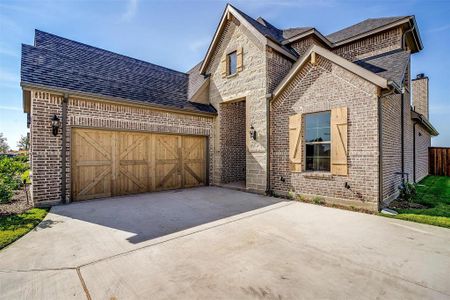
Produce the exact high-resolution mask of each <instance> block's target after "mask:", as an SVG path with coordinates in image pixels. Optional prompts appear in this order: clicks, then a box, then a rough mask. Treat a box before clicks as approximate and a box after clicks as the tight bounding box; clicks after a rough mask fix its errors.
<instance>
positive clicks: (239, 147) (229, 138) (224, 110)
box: [220, 101, 246, 183]
mask: <svg viewBox="0 0 450 300" xmlns="http://www.w3.org/2000/svg"><path fill="white" fill-rule="evenodd" d="M220 111H221V118H220V144H221V149H222V151H221V158H222V174H221V181H222V182H223V183H228V182H234V181H244V180H245V164H246V146H245V142H246V130H245V101H239V102H232V103H222V104H221V105H220Z"/></svg>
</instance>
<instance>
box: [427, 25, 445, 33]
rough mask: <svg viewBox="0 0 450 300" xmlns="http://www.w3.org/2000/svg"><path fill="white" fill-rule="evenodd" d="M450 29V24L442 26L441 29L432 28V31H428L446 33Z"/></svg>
mask: <svg viewBox="0 0 450 300" xmlns="http://www.w3.org/2000/svg"><path fill="white" fill-rule="evenodd" d="M449 29H450V24H447V25H444V26H441V27H436V28H432V29H430V30H428V32H441V31H446V30H449Z"/></svg>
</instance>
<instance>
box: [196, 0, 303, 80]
mask: <svg viewBox="0 0 450 300" xmlns="http://www.w3.org/2000/svg"><path fill="white" fill-rule="evenodd" d="M232 17H234V18H236V20H237V21H238V22H239V24H240V25H243V26H245V27H246V28H247V29H248V30H249V31H250V32H251V33H252V34H253V35H254V36H255V37H256V38H257V39H258V40H259V41H260V42H261V43H262V44H263V45H268V46H270V47H272V48H273V49H274V50H276V51H278V52H280V53H282V54H284V55H285V56H287V57H288V58H290V59H292V60H294V61H295V60H296V59H297V57H296V56H295V54H294V53H293V52H291V51H290V50H289V49H288V48H286V47H283V46H282V45H280V44H279V43H280V42H281V40H282V39H283V33H282V31H281V30H278V29H276V28H275V27H273V26H272V25H270V26H269V27H266V26H264V25H263V24H261V23H260V22H258V21H256V20H255V19H253V18H251V17H249V16H248V15H246V14H245V13H243V12H241V11H240V10H238V9H236V8H234V7H233V6H231V5H230V4H227V6H226V8H225V11H224V12H223V14H222V18H221V19H220V22H219V25H218V27H217V29H216V32H215V34H214V37H213V39H212V41H211V43H210V45H209V48H208V50H207V52H206V55H205V58H204V59H203V63H202V65H201V67H200V73H201V74H204V73H205V72H206V68H207V66H208V64H209V62H210V60H211V57H212V56H213V53H214V50H215V48H216V47H217V45H218V43H219V39H220V35H221V34H222V32H223V30H224V29H225V26H226V23H227V22H229V21H231V18H232Z"/></svg>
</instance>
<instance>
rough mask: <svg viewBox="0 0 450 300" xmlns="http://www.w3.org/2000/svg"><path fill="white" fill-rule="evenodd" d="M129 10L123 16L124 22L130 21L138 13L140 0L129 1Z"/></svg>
mask: <svg viewBox="0 0 450 300" xmlns="http://www.w3.org/2000/svg"><path fill="white" fill-rule="evenodd" d="M127 2H128V3H127V8H126V10H125V12H124V13H123V15H122V20H123V21H130V20H131V19H133V18H134V16H135V15H136V13H137V8H138V4H139V0H127Z"/></svg>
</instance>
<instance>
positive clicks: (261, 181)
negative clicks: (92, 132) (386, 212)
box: [30, 18, 431, 210]
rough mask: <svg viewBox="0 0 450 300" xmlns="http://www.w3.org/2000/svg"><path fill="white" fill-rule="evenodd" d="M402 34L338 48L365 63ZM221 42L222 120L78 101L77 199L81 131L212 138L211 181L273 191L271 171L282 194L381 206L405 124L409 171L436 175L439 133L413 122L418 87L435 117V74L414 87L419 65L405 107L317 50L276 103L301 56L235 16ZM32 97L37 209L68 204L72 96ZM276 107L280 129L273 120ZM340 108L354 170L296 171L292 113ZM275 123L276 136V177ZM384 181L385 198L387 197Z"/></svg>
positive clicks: (38, 93) (213, 76)
mask: <svg viewBox="0 0 450 300" xmlns="http://www.w3.org/2000/svg"><path fill="white" fill-rule="evenodd" d="M402 34H403V30H402V29H401V27H397V28H395V29H391V30H387V31H384V32H381V33H379V34H376V35H373V36H370V37H366V38H363V39H360V40H357V41H355V42H353V43H349V44H346V45H343V46H340V47H337V48H334V49H332V50H331V51H333V52H334V53H335V54H337V55H339V56H341V57H344V58H345V59H347V60H350V61H355V60H358V59H362V58H366V57H370V56H374V55H378V54H381V53H385V52H389V51H392V50H395V49H399V48H402ZM218 38H219V42H218V44H217V45H216V46H215V47H214V50H213V51H214V52H213V53H212V55H211V57H210V59H209V63H208V65H207V68H206V72H205V73H206V75H209V86H208V89H207V91H206V88H205V91H203V92H204V95H203V96H204V98H205V99H204V100H205V103H206V100H208V99H209V103H210V104H211V105H212V106H213V107H214V108H215V109H216V110H217V113H218V115H217V117H212V116H211V117H210V116H205V115H194V114H189V113H181V112H180V113H177V112H172V111H163V110H157V109H154V108H150V107H147V106H143V105H141V106H136V105H131V104H125V103H117V102H107V101H103V100H100V99H94V98H81V97H75V96H71V97H70V100H69V103H68V128H67V150H66V154H67V167H66V170H65V171H66V175H67V187H66V188H67V198H68V199H69V200H70V159H71V158H70V155H71V153H70V152H71V151H70V140H71V128H73V127H92V128H105V129H111V130H114V129H117V130H136V131H146V132H162V133H177V134H194V135H202V136H207V137H209V149H208V150H209V158H210V159H209V173H210V176H209V183H210V184H217V185H221V184H225V183H228V182H232V181H243V180H245V181H246V188H247V190H249V191H253V192H258V193H264V192H265V191H266V190H267V176H269V181H270V187H271V189H272V191H273V192H274V193H276V194H281V195H286V194H287V193H288V192H294V193H296V194H299V195H303V196H305V197H310V198H314V197H320V198H322V199H324V200H325V201H327V202H332V203H338V204H342V205H349V206H356V207H362V208H365V209H370V210H377V209H378V208H379V207H380V203H379V200H380V198H382V200H383V201H384V202H388V201H390V200H392V199H393V198H394V197H396V195H397V194H398V185H399V184H400V183H401V178H402V176H401V175H400V174H397V173H398V172H401V171H402V146H401V145H402V144H401V136H402V132H401V128H402V122H403V128H404V148H403V155H404V172H406V173H408V174H409V178H410V180H411V181H412V180H414V171H415V179H416V181H419V180H420V179H422V178H423V177H424V176H426V175H427V173H428V147H429V146H430V139H431V137H430V135H429V133H428V132H427V131H425V130H424V128H422V127H421V125H419V124H414V122H413V120H412V119H411V97H410V89H411V88H412V92H413V94H415V95H416V96H417V97H419V98H417V100H414V105H415V106H416V109H417V111H418V112H420V113H423V114H424V115H426V116H428V107H427V106H428V98H426V101H425V100H423V99H425V92H426V91H427V89H428V79H426V80H425V79H420V81H419V80H415V81H413V83H412V86H411V87H410V74H409V72H410V67H408V68H407V70H406V74H405V83H404V87H405V93H404V96H403V104H402V103H401V99H402V96H401V95H399V94H398V93H390V92H388V91H387V90H384V91H382V93H381V96H380V90H379V89H378V88H377V87H376V86H375V85H374V84H372V83H370V82H368V81H366V80H364V79H363V78H361V77H358V76H356V75H355V74H353V73H351V72H349V71H347V70H346V69H343V68H342V67H340V66H338V65H335V64H334V63H332V62H331V61H328V60H327V59H325V58H323V57H321V56H319V55H317V56H318V58H317V62H316V64H314V65H313V64H311V63H310V62H307V63H305V65H303V67H302V69H301V70H300V71H299V72H298V73H297V75H296V76H295V78H294V79H293V80H292V81H291V82H290V83H289V84H288V86H287V87H286V89H285V90H284V91H283V92H282V94H281V95H280V96H278V97H277V98H276V99H274V100H272V101H271V102H270V103H269V100H268V97H267V96H268V95H270V94H271V93H273V91H274V89H275V88H276V87H277V86H278V85H279V83H280V82H281V81H282V80H283V79H284V78H285V76H286V75H287V74H288V73H289V71H290V70H291V68H292V66H293V64H294V61H292V60H291V59H290V58H287V57H286V56H284V55H283V54H280V53H279V52H277V51H276V50H274V49H272V48H270V47H269V46H267V45H265V44H264V43H262V42H261V40H260V39H259V38H258V37H256V36H255V35H254V32H252V31H251V30H249V29H248V28H246V27H245V26H244V25H243V24H241V23H239V22H236V20H235V19H233V18H230V20H229V21H227V22H226V25H225V28H224V29H223V30H222V31H221V35H220V36H219V37H218ZM313 44H316V45H320V46H322V47H326V46H324V45H323V43H322V42H321V41H319V40H318V39H317V38H316V37H314V36H308V37H305V38H304V39H302V40H299V41H295V42H294V43H292V44H291V45H290V46H291V47H292V48H293V49H294V50H295V51H296V52H297V54H298V55H299V56H303V55H304V53H305V52H306V51H307V49H308V48H309V47H311V46H312V45H313ZM237 49H243V69H242V70H241V71H240V72H238V73H237V74H234V75H231V76H225V77H223V75H222V66H221V61H222V58H223V57H224V55H226V54H228V53H230V52H232V51H236V50H237ZM383 93H384V94H383ZM31 94H32V97H31V98H32V99H31V115H32V120H31V152H30V153H31V156H32V170H33V198H34V201H35V203H36V204H37V205H44V204H48V203H50V204H53V203H58V202H59V201H60V191H61V171H60V170H61V145H62V143H61V137H60V136H58V137H54V136H53V135H52V134H51V126H50V118H51V116H52V115H53V114H56V115H58V116H61V102H62V96H61V95H57V94H50V93H47V92H44V91H42V90H34V91H31ZM426 96H427V97H428V92H426ZM269 105H270V107H271V109H270V124H269V125H270V126H268V124H267V121H268V118H267V113H268V107H269ZM339 107H347V108H348V120H347V122H348V136H347V138H348V149H347V159H348V161H347V163H348V175H347V176H336V175H332V174H331V173H328V172H326V173H324V172H305V171H303V172H291V171H290V168H289V161H288V156H289V153H288V152H289V139H288V131H289V130H288V119H289V116H291V115H293V114H302V115H304V114H307V113H313V112H320V111H328V110H331V109H333V108H339ZM402 108H403V116H404V119H403V121H402V119H401V115H402ZM379 115H381V119H380V122H381V127H380V128H379V119H378V118H379ZM251 126H253V127H254V129H255V130H256V140H253V139H251V138H250V137H249V134H248V133H249V131H250V127H251ZM268 127H269V128H270V129H269V130H270V137H271V140H270V174H269V175H268V174H267V155H268V154H267V153H268V151H267V149H268V136H269V134H268V132H267V128H268ZM302 134H303V133H302ZM380 139H381V140H380ZM414 142H415V145H416V148H415V149H414ZM380 145H381V153H380V151H379V150H380ZM303 155H304V153H303ZM380 156H381V158H380ZM379 159H381V161H382V164H381V166H380V164H379ZM414 159H415V162H416V164H415V165H414ZM380 167H381V174H380ZM380 175H381V176H380ZM380 177H381V180H382V182H380ZM380 184H381V185H382V186H381V187H382V191H381V193H382V195H381V196H382V197H380V195H379V194H380V191H379V189H380ZM346 186H347V187H348V186H350V188H346Z"/></svg>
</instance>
